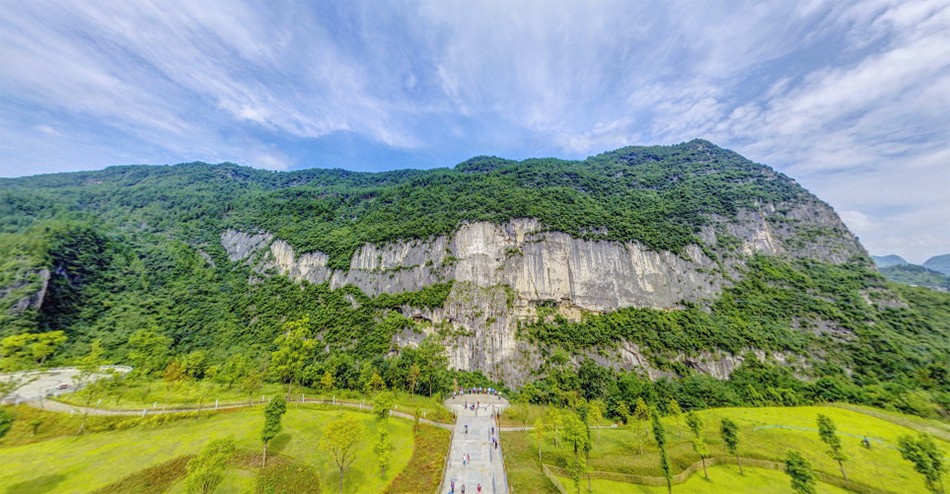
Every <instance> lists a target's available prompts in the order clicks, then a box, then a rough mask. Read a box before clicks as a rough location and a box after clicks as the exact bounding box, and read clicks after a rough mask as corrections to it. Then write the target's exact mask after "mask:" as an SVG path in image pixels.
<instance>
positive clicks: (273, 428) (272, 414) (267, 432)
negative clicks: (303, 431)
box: [261, 396, 287, 466]
mask: <svg viewBox="0 0 950 494" xmlns="http://www.w3.org/2000/svg"><path fill="white" fill-rule="evenodd" d="M286 412H287V402H286V401H284V397H283V396H275V397H273V398H271V399H270V403H268V404H267V406H266V407H264V429H262V430H261V441H263V442H264V454H263V455H262V456H261V458H262V460H261V465H263V466H267V444H268V443H270V441H271V439H274V437H275V436H277V434H278V433H279V432H280V430H281V428H282V426H281V424H280V421H281V418H282V417H283V416H284V413H286Z"/></svg>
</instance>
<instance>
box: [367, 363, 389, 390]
mask: <svg viewBox="0 0 950 494" xmlns="http://www.w3.org/2000/svg"><path fill="white" fill-rule="evenodd" d="M385 387H386V381H383V378H382V377H380V376H379V372H377V371H376V369H375V368H374V369H373V374H372V375H371V376H370V378H369V380H367V381H366V386H365V388H364V391H366V392H367V393H369V392H373V393H375V392H377V391H379V390H380V389H381V388H385Z"/></svg>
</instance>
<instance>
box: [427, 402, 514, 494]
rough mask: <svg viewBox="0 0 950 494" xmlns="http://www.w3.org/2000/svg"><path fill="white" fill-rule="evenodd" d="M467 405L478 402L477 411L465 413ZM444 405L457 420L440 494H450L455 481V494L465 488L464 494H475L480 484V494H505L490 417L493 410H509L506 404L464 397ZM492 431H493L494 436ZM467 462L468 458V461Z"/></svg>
mask: <svg viewBox="0 0 950 494" xmlns="http://www.w3.org/2000/svg"><path fill="white" fill-rule="evenodd" d="M466 401H467V402H469V404H471V403H473V402H476V401H477V402H479V407H478V408H477V409H476V410H474V411H473V410H471V409H470V408H469V409H467V408H465V407H464V404H465V402H466ZM445 405H446V406H447V407H449V408H450V409H452V410H454V411H455V413H456V415H457V416H458V420H457V421H456V424H455V430H454V432H453V434H452V445H451V447H450V449H449V455H450V456H449V460H448V466H447V468H446V474H445V479H444V481H443V483H442V490H441V491H439V492H440V493H443V494H445V493H449V492H452V481H453V480H454V481H455V492H456V493H461V492H462V486H463V485H464V486H465V494H478V485H479V484H481V486H482V491H481V492H482V494H508V484H507V482H506V478H505V461H504V457H503V456H502V453H501V443H499V444H498V448H497V449H496V448H495V447H494V445H493V443H492V438H493V437H494V438H497V437H498V423H497V421H496V420H494V419H493V418H492V415H491V414H492V409H493V407H494V411H495V412H496V413H497V412H501V411H502V410H504V409H505V408H507V407H508V401H507V400H505V399H503V398H498V397H496V396H489V395H484V394H465V395H461V396H458V397H455V398H450V399H448V400H446V402H445ZM466 425H467V426H468V433H467V434H466V432H465V426H466ZM492 427H494V428H495V434H494V435H492ZM466 458H471V461H468V460H466ZM463 462H464V463H463Z"/></svg>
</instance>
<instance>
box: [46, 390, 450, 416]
mask: <svg viewBox="0 0 950 494" xmlns="http://www.w3.org/2000/svg"><path fill="white" fill-rule="evenodd" d="M286 393H287V385H285V384H274V383H268V384H265V385H263V386H262V387H261V388H260V389H259V390H257V391H255V392H254V393H253V394H251V395H249V394H246V393H242V392H241V391H240V390H239V389H238V388H237V387H230V388H229V387H227V386H225V385H221V384H217V383H213V382H210V381H190V382H186V383H184V384H177V385H168V384H166V383H164V382H162V381H153V382H151V383H142V382H132V383H129V384H127V385H125V386H123V387H121V388H119V390H118V391H117V392H116V393H114V394H112V395H110V396H109V397H107V398H104V399H103V401H102V405H101V406H102V407H103V408H110V409H117V410H141V409H143V408H149V409H152V408H156V407H157V408H160V409H161V408H169V409H174V408H178V407H199V406H200V407H213V406H214V404H215V401H216V400H217V402H218V403H219V404H221V405H227V404H235V403H249V402H253V403H259V402H261V398H262V397H263V398H264V399H265V400H267V399H270V397H272V396H274V395H277V394H285V395H286ZM395 394H396V405H397V409H398V410H399V411H402V412H406V413H412V411H413V409H414V408H419V409H420V411H425V412H426V418H427V419H430V420H435V421H437V422H443V423H452V422H453V420H454V415H453V414H452V412H450V411H449V410H447V409H446V408H445V406H444V405H443V404H442V402H441V401H440V400H439V398H437V397H436V398H430V397H428V396H425V395H418V394H416V395H410V394H409V393H405V392H402V391H397V392H395ZM301 397H304V398H306V399H308V400H314V399H316V400H328V401H329V400H332V399H334V398H335V399H337V400H344V401H348V402H353V403H366V404H367V405H372V403H373V395H364V394H363V393H359V392H356V391H352V390H338V391H334V392H331V393H322V392H320V391H317V390H314V389H310V388H305V387H301V386H294V388H293V396H292V400H291V403H292V402H293V401H294V400H299V399H300V398H301ZM57 401H60V402H63V403H68V404H70V405H76V406H83V405H85V403H86V391H84V390H83V391H79V392H77V393H67V394H64V395H61V396H59V397H58V398H57ZM97 402H98V398H97V399H96V400H92V404H93V405H95V404H96V403H97Z"/></svg>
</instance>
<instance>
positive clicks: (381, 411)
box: [373, 391, 396, 420]
mask: <svg viewBox="0 0 950 494" xmlns="http://www.w3.org/2000/svg"><path fill="white" fill-rule="evenodd" d="M395 404H396V395H394V394H393V392H392V391H383V392H382V393H380V394H378V395H376V398H374V399H373V414H374V415H376V420H384V419H385V418H386V417H389V410H390V409H391V408H392V407H393V405H395Z"/></svg>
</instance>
